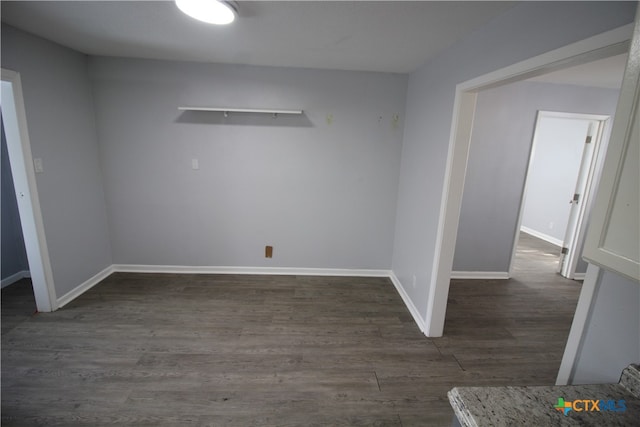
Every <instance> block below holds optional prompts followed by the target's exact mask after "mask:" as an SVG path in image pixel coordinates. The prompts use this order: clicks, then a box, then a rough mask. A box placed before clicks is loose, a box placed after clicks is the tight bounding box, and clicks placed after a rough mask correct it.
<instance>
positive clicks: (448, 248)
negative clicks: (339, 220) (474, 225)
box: [425, 24, 633, 337]
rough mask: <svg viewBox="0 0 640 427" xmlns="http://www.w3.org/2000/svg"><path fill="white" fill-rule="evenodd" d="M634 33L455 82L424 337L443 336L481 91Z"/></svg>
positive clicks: (577, 60)
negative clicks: (472, 129) (477, 104)
mask: <svg viewBox="0 0 640 427" xmlns="http://www.w3.org/2000/svg"><path fill="white" fill-rule="evenodd" d="M632 33H633V24H627V25H625V26H622V27H619V28H616V29H614V30H611V31H607V32H605V33H602V34H598V35H596V36H593V37H589V38H587V39H585V40H581V41H579V42H576V43H573V44H570V45H567V46H564V47H561V48H559V49H555V50H552V51H550V52H547V53H545V54H542V55H538V56H536V57H533V58H530V59H527V60H525V61H522V62H519V63H516V64H514V65H510V66H508V67H505V68H502V69H500V70H497V71H494V72H491V73H488V74H485V75H482V76H479V77H477V78H474V79H471V80H468V81H466V82H463V83H460V84H458V85H457V86H456V91H455V98H454V109H453V116H452V120H451V132H450V136H449V148H448V154H447V163H446V167H445V176H444V182H443V189H442V199H441V201H440V216H439V221H438V230H437V235H436V242H435V256H434V259H433V264H432V268H431V271H432V274H431V286H430V287H429V295H428V300H427V307H426V313H425V314H426V316H425V327H426V330H425V335H427V336H429V337H439V336H442V332H443V330H444V319H445V315H446V310H447V298H448V295H449V281H450V279H451V269H452V266H453V255H454V251H455V242H456V237H457V233H458V222H459V220H460V207H461V204H462V193H463V190H464V178H465V173H466V165H467V158H468V154H469V145H470V136H471V132H470V128H471V123H472V122H473V117H474V113H475V101H476V98H477V92H478V91H480V90H483V89H490V88H492V87H498V86H502V85H505V84H508V83H513V82H516V81H520V80H525V79H528V78H531V77H535V76H538V75H541V74H545V73H548V72H551V71H555V70H559V69H562V68H567V67H569V66H574V65H579V64H584V63H587V62H591V61H595V60H597V59H602V58H607V57H609V56H614V55H619V54H622V53H625V52H627V51H628V47H629V40H630V39H631V35H632Z"/></svg>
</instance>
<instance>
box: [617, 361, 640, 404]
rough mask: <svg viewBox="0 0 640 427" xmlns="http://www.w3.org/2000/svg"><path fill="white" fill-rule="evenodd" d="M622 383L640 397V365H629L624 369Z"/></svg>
mask: <svg viewBox="0 0 640 427" xmlns="http://www.w3.org/2000/svg"><path fill="white" fill-rule="evenodd" d="M620 385H621V386H622V387H624V388H625V389H627V390H628V391H629V393H631V394H632V395H634V396H635V397H637V398H639V399H640V367H638V365H629V366H628V367H626V368H625V369H624V371H622V375H621V376H620Z"/></svg>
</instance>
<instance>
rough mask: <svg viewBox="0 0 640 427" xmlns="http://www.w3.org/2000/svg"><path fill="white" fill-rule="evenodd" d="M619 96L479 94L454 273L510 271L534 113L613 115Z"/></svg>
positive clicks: (522, 88)
mask: <svg viewBox="0 0 640 427" xmlns="http://www.w3.org/2000/svg"><path fill="white" fill-rule="evenodd" d="M618 92H619V91H617V90H612V89H600V88H589V87H584V86H574V85H557V84H545V83H532V82H522V83H514V84H510V85H505V86H502V87H498V88H495V89H490V90H486V91H483V92H481V93H480V94H479V95H478V101H477V107H476V116H475V118H474V123H473V131H472V137H471V148H470V151H469V160H468V164H467V176H466V179H465V187H464V194H463V197H462V209H461V212H460V225H459V227H458V237H457V241H456V250H455V257H454V261H453V270H454V271H493V272H507V271H509V263H510V260H511V254H512V251H513V242H514V239H515V233H516V228H517V225H518V215H519V211H520V203H521V200H522V193H523V190H524V181H525V178H526V174H527V166H528V163H529V155H530V152H531V144H532V143H533V132H534V128H535V123H536V115H537V112H538V110H545V111H559V112H570V113H589V114H603V115H610V116H612V117H613V114H614V113H615V109H616V102H617V100H618ZM567 200H568V199H567ZM567 204H568V203H567ZM487 248H491V250H487ZM585 270H586V265H584V266H583V267H582V269H581V270H579V271H581V272H584V271H585Z"/></svg>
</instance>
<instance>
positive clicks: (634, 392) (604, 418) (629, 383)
mask: <svg viewBox="0 0 640 427" xmlns="http://www.w3.org/2000/svg"><path fill="white" fill-rule="evenodd" d="M448 396H449V402H450V403H451V406H452V407H453V410H454V412H455V414H456V416H457V417H458V421H459V422H460V424H461V425H462V426H465V427H484V426H515V425H519V426H520V425H535V426H560V425H562V426H625V427H626V426H633V425H640V421H639V420H640V371H639V370H638V366H637V365H630V366H629V367H628V368H626V369H625V370H624V371H623V374H622V376H621V378H620V382H619V383H618V384H598V385H576V386H552V387H455V388H453V389H452V390H451V391H449V393H448ZM559 398H563V399H564V401H565V402H574V401H577V400H589V402H579V403H577V404H576V408H575V410H569V411H568V412H567V415H565V414H564V412H563V411H559V410H557V409H556V408H555V406H556V405H558V403H559V402H558V399H559ZM596 400H599V402H598V403H597V404H595V402H591V401H596ZM620 401H624V403H621V402H620ZM594 404H595V406H596V407H597V408H599V409H600V411H596V410H591V409H593V406H594ZM623 407H624V408H625V409H624V410H622V408H623ZM583 408H589V410H582V411H581V409H583ZM609 408H610V410H609ZM615 409H617V410H615Z"/></svg>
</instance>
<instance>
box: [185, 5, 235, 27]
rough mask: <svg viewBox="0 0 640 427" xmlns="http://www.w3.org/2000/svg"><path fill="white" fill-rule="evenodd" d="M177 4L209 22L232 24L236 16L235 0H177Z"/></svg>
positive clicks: (193, 16)
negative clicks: (232, 0)
mask: <svg viewBox="0 0 640 427" xmlns="http://www.w3.org/2000/svg"><path fill="white" fill-rule="evenodd" d="M176 6H178V9H180V10H181V11H183V12H184V13H185V14H187V15H189V16H190V17H192V18H195V19H197V20H199V21H202V22H207V23H209V24H217V25H225V24H230V23H232V22H233V20H234V19H235V17H236V8H235V5H234V4H233V2H230V1H218V0H176Z"/></svg>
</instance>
